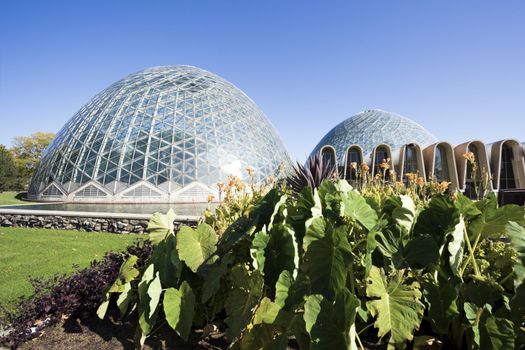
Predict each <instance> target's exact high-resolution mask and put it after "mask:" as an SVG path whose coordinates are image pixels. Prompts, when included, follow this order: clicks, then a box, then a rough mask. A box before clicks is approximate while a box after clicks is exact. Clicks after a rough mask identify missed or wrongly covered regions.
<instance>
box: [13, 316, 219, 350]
mask: <svg viewBox="0 0 525 350" xmlns="http://www.w3.org/2000/svg"><path fill="white" fill-rule="evenodd" d="M135 330H136V323H132V322H131V321H129V320H128V321H121V320H119V319H117V318H115V317H114V315H110V317H106V319H104V320H103V321H102V320H100V319H99V318H98V317H97V316H96V315H93V314H88V313H84V314H83V315H81V316H79V317H75V318H69V319H67V320H64V321H62V322H61V323H60V324H57V325H55V326H52V327H47V328H45V329H44V330H43V332H42V334H41V335H40V336H39V337H38V338H35V339H33V340H30V341H28V342H26V343H24V344H22V345H21V346H20V347H19V348H18V349H20V350H27V349H35V350H51V349H57V350H66V349H67V350H70V349H81V350H90V349H97V350H119V349H134V348H135V347H134V340H133V339H134V336H135ZM227 347H228V343H227V342H226V340H225V339H224V335H223V334H222V333H212V334H210V335H209V336H208V337H206V338H204V339H203V338H202V331H195V332H193V333H192V335H191V336H190V339H189V341H188V343H185V342H183V341H182V340H181V339H180V338H179V337H178V336H177V335H176V334H175V333H174V331H173V330H171V329H170V328H169V327H162V328H161V329H159V330H158V331H157V332H155V335H153V336H151V337H150V338H148V339H147V340H146V345H145V347H144V348H145V349H155V350H156V349H184V350H185V349H214V350H215V349H226V348H227Z"/></svg>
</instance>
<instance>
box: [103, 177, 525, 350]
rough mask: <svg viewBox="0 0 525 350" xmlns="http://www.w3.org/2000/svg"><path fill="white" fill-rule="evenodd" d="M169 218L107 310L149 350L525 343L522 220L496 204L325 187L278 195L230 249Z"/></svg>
mask: <svg viewBox="0 0 525 350" xmlns="http://www.w3.org/2000/svg"><path fill="white" fill-rule="evenodd" d="M376 195H379V196H380V198H379V199H377V198H376ZM171 215H173V213H168V214H167V215H161V214H157V215H155V216H154V217H153V219H152V220H151V222H150V226H149V229H150V234H151V236H150V237H152V239H153V240H154V242H153V243H154V244H155V246H154V251H153V253H152V255H151V258H150V259H149V260H148V261H147V263H146V264H145V265H143V266H140V265H139V264H138V258H137V257H135V256H130V257H129V258H128V259H127V261H126V262H125V263H124V264H123V265H122V267H121V269H120V272H119V276H118V277H117V278H116V280H115V282H114V283H113V284H112V285H111V287H109V288H108V290H107V294H106V298H105V300H104V302H103V303H102V304H101V306H100V307H99V309H98V314H99V316H100V317H104V315H105V312H106V309H107V307H108V305H109V303H110V302H112V301H114V302H116V304H117V305H118V307H119V309H120V311H121V313H122V314H123V315H126V314H134V312H135V311H136V316H137V318H138V333H140V334H142V337H141V340H140V342H141V343H142V344H143V342H144V341H145V339H146V338H147V337H148V336H150V335H151V334H152V332H153V330H154V327H155V325H156V324H158V323H160V322H161V321H162V322H163V321H165V322H167V324H168V325H169V326H170V327H171V328H173V329H174V331H175V333H176V334H178V335H179V336H180V337H181V338H182V339H185V340H186V339H188V336H189V333H190V331H191V330H192V327H204V329H212V328H214V327H219V328H220V329H222V330H224V331H225V332H226V337H227V339H228V341H230V342H231V343H232V346H233V347H239V348H247V349H252V348H263V347H264V348H270V347H271V348H275V349H286V346H287V344H288V342H289V340H290V339H292V338H293V339H295V342H296V343H297V344H298V346H299V347H300V348H301V349H303V348H305V349H308V348H329V347H332V348H334V349H335V348H351V349H356V348H358V346H359V348H363V345H362V343H364V342H365V341H366V342H367V344H379V345H381V344H382V345H383V346H387V347H388V348H404V347H406V345H407V344H409V343H414V344H421V343H425V342H426V341H427V340H428V339H431V340H433V341H436V342H441V343H442V344H443V345H444V346H445V348H452V349H476V348H482V349H483V348H487V349H489V348H490V349H511V348H519V347H520V346H522V345H523V344H524V343H525V342H524V325H525V305H524V300H525V283H524V277H525V276H524V274H523V271H524V270H525V267H524V266H525V239H524V237H525V229H524V227H523V225H525V211H524V208H523V207H519V206H514V205H508V206H504V207H501V208H498V207H497V204H496V200H495V198H494V196H490V197H488V198H486V199H483V200H480V201H478V202H472V201H471V200H469V199H468V198H466V197H464V196H462V195H453V196H452V195H449V194H434V195H433V196H432V198H431V199H430V200H429V201H428V202H426V201H414V200H413V199H412V197H411V196H409V195H406V194H396V193H390V194H388V195H384V194H380V193H375V192H371V193H368V194H366V195H365V196H363V195H362V194H360V193H359V192H357V191H355V190H353V189H352V188H351V186H349V184H348V183H347V182H346V181H344V180H339V181H329V180H325V181H323V182H322V183H321V184H320V185H319V186H318V188H316V189H311V188H308V187H305V188H304V189H303V190H302V191H301V192H300V193H299V194H297V196H296V197H290V196H288V195H287V194H286V192H283V191H281V190H279V189H272V190H271V191H269V192H268V193H267V194H266V195H265V196H264V197H263V198H262V199H261V200H259V201H258V202H257V203H255V204H254V206H253V208H252V209H251V210H250V211H249V212H248V213H246V215H244V216H241V217H239V218H238V219H237V220H236V221H235V222H233V223H232V224H231V225H230V226H229V227H228V228H227V229H226V230H225V231H224V232H223V233H222V234H221V235H219V234H218V233H217V232H215V230H214V228H213V227H211V226H210V225H208V224H206V223H201V224H200V225H199V226H198V227H197V228H196V229H192V228H189V227H182V228H181V229H180V231H179V232H178V233H177V234H176V235H175V232H174V227H173V225H172V224H171V221H172V220H171V218H170V216H171ZM501 252H503V254H504V255H505V256H507V258H506V259H505V260H504V261H500V260H499V257H501V254H500V253H501ZM487 264H488V265H490V266H487ZM509 281H513V282H514V283H509Z"/></svg>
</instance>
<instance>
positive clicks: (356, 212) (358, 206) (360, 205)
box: [342, 191, 378, 231]
mask: <svg viewBox="0 0 525 350" xmlns="http://www.w3.org/2000/svg"><path fill="white" fill-rule="evenodd" d="M342 198H343V204H344V214H345V215H346V216H349V217H351V218H352V219H354V220H355V221H357V222H358V223H359V224H360V225H361V226H363V227H364V228H365V229H366V230H367V231H370V230H372V229H373V228H374V226H375V225H377V222H378V217H377V213H376V211H375V210H374V209H372V207H371V206H370V205H369V204H368V203H367V202H366V200H365V198H364V197H363V196H362V195H361V194H360V193H359V192H357V191H350V192H348V193H347V194H346V196H343V197H342Z"/></svg>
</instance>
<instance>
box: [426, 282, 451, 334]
mask: <svg viewBox="0 0 525 350" xmlns="http://www.w3.org/2000/svg"><path fill="white" fill-rule="evenodd" d="M423 295H424V297H425V301H426V303H427V304H428V316H429V320H430V324H431V325H432V329H433V330H434V332H436V333H438V334H447V333H448V331H449V325H450V322H451V321H452V319H453V318H454V317H456V316H457V315H459V312H458V306H457V298H458V296H457V292H456V289H455V288H454V286H453V285H452V284H451V283H448V282H442V283H440V284H437V282H435V281H434V280H432V279H427V280H425V281H424V282H423Z"/></svg>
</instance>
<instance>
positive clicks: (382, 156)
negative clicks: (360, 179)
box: [374, 146, 390, 180]
mask: <svg viewBox="0 0 525 350" xmlns="http://www.w3.org/2000/svg"><path fill="white" fill-rule="evenodd" d="M388 158H389V156H388V150H387V148H386V147H384V146H379V147H377V148H376V152H375V161H374V176H375V175H376V174H381V176H382V175H383V173H384V174H385V180H386V179H388V178H389V177H390V173H389V171H388V170H387V171H384V169H382V168H381V163H383V162H386V161H387V159H388ZM388 165H390V164H388Z"/></svg>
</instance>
